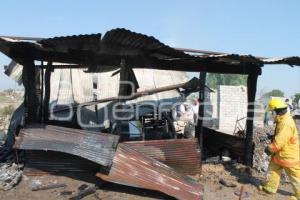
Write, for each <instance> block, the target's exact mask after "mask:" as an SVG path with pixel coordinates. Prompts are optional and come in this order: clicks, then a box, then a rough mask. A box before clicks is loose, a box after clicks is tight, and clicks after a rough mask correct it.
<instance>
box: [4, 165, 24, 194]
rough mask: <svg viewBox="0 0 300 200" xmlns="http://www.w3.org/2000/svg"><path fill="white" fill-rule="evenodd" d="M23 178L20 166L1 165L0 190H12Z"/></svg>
mask: <svg viewBox="0 0 300 200" xmlns="http://www.w3.org/2000/svg"><path fill="white" fill-rule="evenodd" d="M21 177H22V170H21V169H20V166H19V165H17V164H15V163H12V162H6V163H0V190H4V191H6V190H10V189H11V188H13V187H14V186H15V185H17V184H18V183H19V181H20V180H21Z"/></svg>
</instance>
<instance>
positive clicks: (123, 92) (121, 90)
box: [116, 59, 128, 135]
mask: <svg viewBox="0 0 300 200" xmlns="http://www.w3.org/2000/svg"><path fill="white" fill-rule="evenodd" d="M127 74H128V73H127V72H126V63H125V59H122V60H121V62H120V83H119V97H120V96H122V97H124V96H126V95H127V85H125V84H124V82H123V81H127V80H128V76H127ZM122 102H123V101H122V100H119V101H118V103H119V104H121V103H122ZM122 107H123V106H122V105H118V106H117V109H118V110H120V109H122ZM117 117H119V118H120V117H122V115H120V113H118V114H117ZM116 126H117V127H116V133H117V134H118V135H120V134H121V133H122V121H121V120H118V119H117V122H116Z"/></svg>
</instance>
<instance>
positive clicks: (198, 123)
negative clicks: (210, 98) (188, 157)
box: [196, 72, 206, 152]
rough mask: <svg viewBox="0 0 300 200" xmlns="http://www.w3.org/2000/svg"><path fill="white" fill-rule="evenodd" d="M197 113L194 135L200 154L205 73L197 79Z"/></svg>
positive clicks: (201, 147)
mask: <svg viewBox="0 0 300 200" xmlns="http://www.w3.org/2000/svg"><path fill="white" fill-rule="evenodd" d="M199 79H200V81H199V88H200V91H199V113H198V122H197V125H196V134H197V137H198V141H199V146H200V149H201V152H203V118H204V100H205V83H206V72H201V73H200V77H199Z"/></svg>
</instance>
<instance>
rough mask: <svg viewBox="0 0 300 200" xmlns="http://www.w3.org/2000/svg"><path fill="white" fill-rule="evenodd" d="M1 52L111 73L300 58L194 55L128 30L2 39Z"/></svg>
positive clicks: (223, 69) (237, 69) (240, 68)
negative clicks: (118, 68) (124, 69)
mask: <svg viewBox="0 0 300 200" xmlns="http://www.w3.org/2000/svg"><path fill="white" fill-rule="evenodd" d="M0 51H2V52H3V53H5V54H6V55H8V56H10V57H12V58H15V57H22V56H23V57H24V56H26V57H28V55H30V56H32V57H33V59H36V60H44V61H53V62H62V63H74V64H84V65H89V71H90V72H102V71H103V70H104V71H112V70H115V69H116V66H118V65H119V64H120V60H121V59H122V58H125V60H126V63H127V64H128V65H129V66H130V67H133V68H151V69H165V70H182V71H208V72H214V73H218V72H219V73H242V74H247V73H252V72H253V70H255V71H257V67H261V66H263V64H288V65H297V66H300V58H299V57H296V56H295V57H287V58H282V59H276V60H274V59H273V60H270V59H265V58H260V57H254V56H251V55H237V54H222V55H216V54H213V55H205V56H195V55H189V54H187V53H184V52H183V51H180V50H176V49H174V48H171V47H169V46H167V45H165V44H163V43H161V42H160V41H158V40H157V39H155V38H154V37H150V36H147V35H143V34H139V33H135V32H132V31H129V30H126V29H113V30H111V31H108V32H107V33H106V34H105V35H104V37H103V38H102V39H101V34H91V35H79V36H66V37H55V38H50V39H45V40H38V41H36V42H28V41H24V40H17V38H14V39H10V38H8V37H0Z"/></svg>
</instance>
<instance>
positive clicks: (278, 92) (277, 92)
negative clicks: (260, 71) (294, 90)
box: [263, 89, 284, 98]
mask: <svg viewBox="0 0 300 200" xmlns="http://www.w3.org/2000/svg"><path fill="white" fill-rule="evenodd" d="M271 96H272V97H284V92H282V91H281V90H279V89H274V90H272V91H270V92H267V93H265V94H263V97H265V98H269V97H271Z"/></svg>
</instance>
